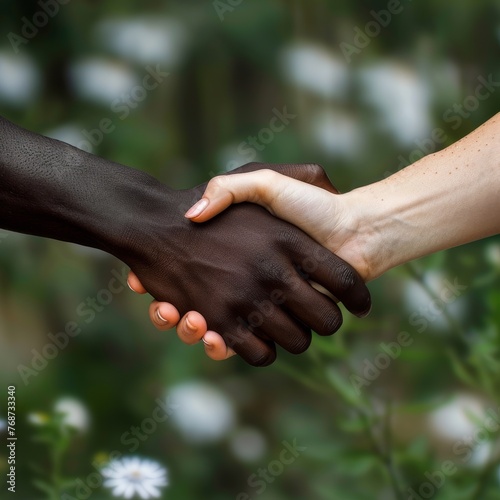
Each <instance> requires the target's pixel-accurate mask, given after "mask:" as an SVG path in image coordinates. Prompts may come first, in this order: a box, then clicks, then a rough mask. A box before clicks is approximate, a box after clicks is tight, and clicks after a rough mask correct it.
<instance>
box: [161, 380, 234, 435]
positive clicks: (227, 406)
mask: <svg viewBox="0 0 500 500" xmlns="http://www.w3.org/2000/svg"><path fill="white" fill-rule="evenodd" d="M169 396H170V398H171V399H172V401H174V402H175V404H176V405H177V409H176V411H175V412H174V413H172V421H173V423H174V424H175V425H176V426H177V428H178V429H179V430H180V432H181V433H182V434H183V435H184V437H185V438H186V439H187V440H190V441H193V442H199V443H202V442H210V441H216V440H218V439H221V438H222V437H224V436H225V435H226V434H227V433H229V432H230V431H231V430H232V428H233V425H234V421H235V415H234V408H233V405H232V404H231V401H230V400H229V399H228V398H227V397H226V395H225V394H224V393H222V392H221V391H220V390H218V389H216V388H215V387H213V386H211V385H209V384H207V383H205V382H186V383H182V384H180V385H177V386H176V387H174V388H173V389H172V390H171V391H169Z"/></svg>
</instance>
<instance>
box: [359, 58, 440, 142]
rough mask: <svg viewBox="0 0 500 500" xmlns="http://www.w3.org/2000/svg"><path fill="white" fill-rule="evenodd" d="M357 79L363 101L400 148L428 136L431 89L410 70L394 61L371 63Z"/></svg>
mask: <svg viewBox="0 0 500 500" xmlns="http://www.w3.org/2000/svg"><path fill="white" fill-rule="evenodd" d="M359 79H360V82H361V85H362V96H363V98H364V99H365V100H366V101H367V102H368V103H369V104H371V105H372V106H373V107H374V108H375V109H376V110H377V111H378V113H379V114H380V118H381V120H382V124H381V126H382V127H383V128H384V129H386V130H388V131H389V132H390V133H392V135H393V136H394V138H395V139H396V140H397V141H398V142H399V143H400V144H401V145H403V146H409V145H411V144H413V143H414V141H416V140H418V139H423V138H425V137H427V136H428V135H429V134H430V132H431V129H432V121H431V115H430V105H431V90H430V88H429V85H428V84H427V83H426V81H425V80H424V79H423V78H421V77H420V76H419V75H418V74H417V73H416V72H415V70H414V69H413V68H410V67H406V66H403V65H402V64H399V63H394V62H383V63H380V64H373V65H370V66H367V67H365V68H362V69H361V70H360V72H359Z"/></svg>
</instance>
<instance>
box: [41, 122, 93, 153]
mask: <svg viewBox="0 0 500 500" xmlns="http://www.w3.org/2000/svg"><path fill="white" fill-rule="evenodd" d="M45 135H46V136H47V137H51V138H52V139H57V140H58V141H62V142H65V143H66V144H70V145H71V146H74V147H75V148H80V149H83V148H82V147H81V146H82V143H83V141H84V139H85V137H84V136H83V134H82V127H78V126H77V125H75V124H73V123H67V124H64V125H60V126H59V127H57V128H53V129H51V130H49V131H47V132H45ZM86 144H89V141H86ZM90 146H91V145H90ZM90 152H91V151H90Z"/></svg>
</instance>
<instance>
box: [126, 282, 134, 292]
mask: <svg viewBox="0 0 500 500" xmlns="http://www.w3.org/2000/svg"><path fill="white" fill-rule="evenodd" d="M127 285H128V287H129V288H130V289H131V290H132V291H133V292H135V290H134V289H133V288H132V287H131V286H130V283H129V282H128V280H127Z"/></svg>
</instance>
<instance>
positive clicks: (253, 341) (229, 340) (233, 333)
mask: <svg viewBox="0 0 500 500" xmlns="http://www.w3.org/2000/svg"><path fill="white" fill-rule="evenodd" d="M221 331H222V330H221ZM222 336H223V338H224V340H225V342H226V345H227V347H229V348H231V349H232V350H233V352H235V353H236V354H237V355H238V356H240V357H241V358H242V359H243V360H244V361H246V362H247V363H248V364H249V365H252V366H268V365H270V364H271V363H273V362H274V360H275V359H276V345H275V344H274V342H272V341H269V340H263V339H260V338H259V337H257V336H256V335H254V334H253V333H252V332H251V331H250V330H249V329H248V327H247V326H245V325H243V324H238V325H235V326H234V328H232V329H231V330H228V331H227V333H222Z"/></svg>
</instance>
